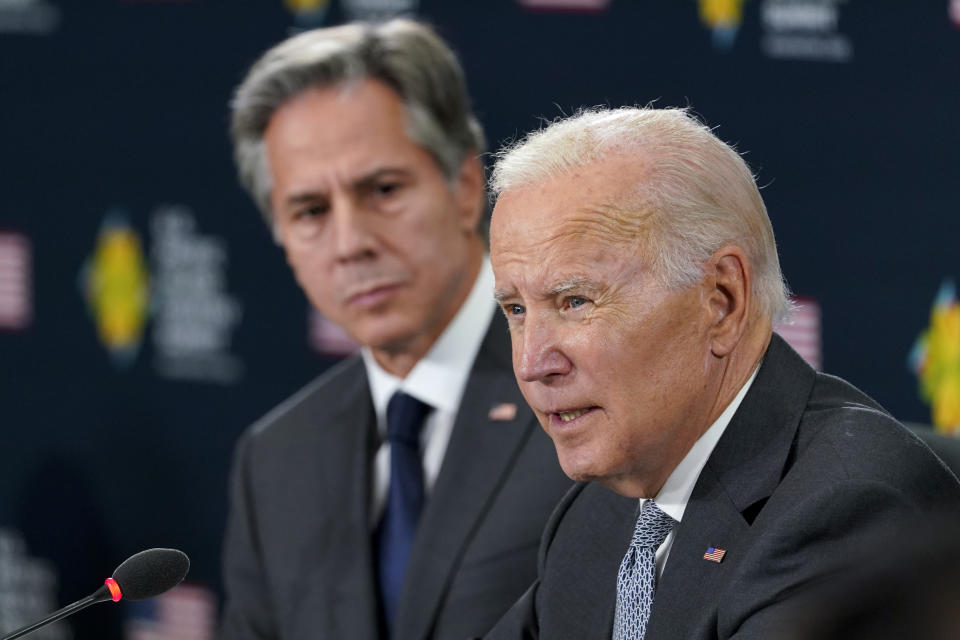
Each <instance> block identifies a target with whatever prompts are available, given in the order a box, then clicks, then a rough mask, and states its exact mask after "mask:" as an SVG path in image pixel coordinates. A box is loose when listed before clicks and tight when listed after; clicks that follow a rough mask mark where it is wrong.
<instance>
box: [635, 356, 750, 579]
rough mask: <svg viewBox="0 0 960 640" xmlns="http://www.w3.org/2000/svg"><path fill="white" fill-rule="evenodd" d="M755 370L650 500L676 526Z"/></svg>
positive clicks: (665, 546) (664, 548)
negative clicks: (674, 522) (671, 519)
mask: <svg viewBox="0 0 960 640" xmlns="http://www.w3.org/2000/svg"><path fill="white" fill-rule="evenodd" d="M759 370H760V367H759V366H758V367H757V368H756V369H754V370H753V374H752V375H751V376H750V378H749V379H748V380H747V381H746V382H745V383H744V385H743V386H742V387H740V391H738V392H737V395H736V396H735V397H734V398H733V401H731V402H730V404H728V405H727V408H726V409H724V410H723V413H721V414H720V416H719V417H718V418H717V419H716V420H715V421H714V423H713V424H712V425H710V428H709V429H707V430H706V431H705V432H704V434H703V435H702V436H700V437H699V438H698V439H697V441H696V442H695V443H693V446H692V447H690V451H688V452H687V455H685V456H684V457H683V460H681V461H680V464H678V465H677V467H676V468H675V469H674V470H673V472H672V473H671V474H670V476H669V477H668V478H667V481H666V482H664V483H663V487H662V488H661V489H660V492H659V493H658V494H657V497H656V498H654V501H655V502H656V503H657V506H658V507H660V510H661V511H663V512H664V513H665V514H667V515H668V516H670V517H671V518H673V519H674V520H676V521H677V522H681V521H682V520H683V512H684V511H685V510H686V508H687V502H689V500H690V494H692V493H693V487H694V485H696V484H697V479H698V478H699V477H700V472H701V471H703V466H704V465H705V464H707V459H708V458H709V457H710V454H711V453H713V449H714V447H716V446H717V442H719V440H720V436H722V435H723V432H724V431H726V430H727V425H729V424H730V420H731V419H732V418H733V414H735V413H736V412H737V409H738V408H739V407H740V403H741V402H743V398H744V396H746V395H747V391H749V390H750V387H751V385H753V381H754V380H755V379H756V377H757V372H758V371H759ZM644 502H646V500H645V499H644V498H641V499H640V506H641V507H642V506H643V503H644ZM675 532H676V527H674V530H673V531H671V532H670V533H669V534H667V537H666V538H665V539H664V541H663V543H662V544H661V545H660V548H659V549H657V553H656V562H657V578H659V577H660V576H661V575H662V574H663V567H664V566H665V565H666V564H667V556H669V555H670V547H672V546H673V539H674V537H675V536H676V533H675Z"/></svg>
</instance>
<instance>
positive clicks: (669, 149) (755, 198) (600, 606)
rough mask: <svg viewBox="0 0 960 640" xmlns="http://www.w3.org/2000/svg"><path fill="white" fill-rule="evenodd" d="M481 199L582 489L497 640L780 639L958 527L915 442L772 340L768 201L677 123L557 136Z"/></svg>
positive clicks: (773, 284)
mask: <svg viewBox="0 0 960 640" xmlns="http://www.w3.org/2000/svg"><path fill="white" fill-rule="evenodd" d="M492 185H493V189H494V191H495V193H497V194H498V199H497V204H496V207H495V209H494V213H493V220H492V223H491V225H492V226H491V235H490V245H491V252H490V256H491V261H492V263H493V269H494V273H495V274H496V289H497V292H496V296H497V299H498V300H499V301H500V303H501V306H502V308H503V311H504V313H505V314H506V316H507V318H508V321H509V325H510V335H511V338H512V342H513V363H514V369H515V372H516V375H517V379H518V381H519V383H520V387H521V389H522V391H523V394H524V397H525V398H526V399H527V401H528V402H529V403H530V406H531V407H532V408H533V410H534V412H535V413H536V414H537V416H538V418H539V420H540V422H541V424H542V425H543V427H544V429H546V431H547V432H548V433H549V434H550V437H551V438H553V441H554V444H555V445H556V449H557V453H558V455H559V458H560V464H561V466H562V467H563V470H564V471H565V472H566V473H567V475H569V476H570V477H571V478H573V479H574V480H578V481H584V482H585V484H583V485H578V486H577V488H576V489H575V490H572V491H571V492H570V493H569V494H568V495H567V496H566V497H565V498H564V500H563V502H562V503H561V505H560V506H558V508H557V511H556V512H555V515H554V517H553V518H552V519H551V522H550V523H549V524H548V526H547V530H546V533H545V535H544V540H543V546H542V549H541V564H540V576H539V581H538V583H537V584H536V585H535V586H534V587H533V588H532V589H531V590H530V591H529V592H528V593H527V594H526V595H525V596H524V598H523V599H522V600H521V601H520V602H519V603H518V605H517V606H516V607H514V608H513V609H511V611H510V613H509V614H508V615H507V616H506V617H505V619H504V620H503V621H502V622H501V623H500V624H498V626H497V627H496V628H495V629H494V631H493V632H492V633H491V634H490V636H489V637H490V638H496V639H498V640H499V639H501V638H517V639H519V638H525V639H529V638H535V637H542V638H550V639H553V638H578V639H579V640H584V639H588V638H597V639H598V640H599V639H603V640H609V638H611V637H612V638H613V639H614V640H638V639H640V638H646V640H653V639H655V638H656V639H658V640H659V639H669V640H674V639H677V638H683V639H684V640H691V639H695V638H696V639H703V640H710V639H716V638H733V637H736V638H741V639H746V638H757V639H768V638H778V637H782V635H783V632H784V631H785V630H786V629H785V626H784V620H785V619H786V618H785V616H786V614H787V612H788V611H789V610H790V609H791V608H792V606H793V604H794V602H795V598H796V597H797V595H798V594H800V593H802V592H803V591H804V590H805V589H806V588H808V587H809V586H810V585H811V584H813V583H815V582H817V581H818V580H821V579H823V578H824V577H825V576H828V575H830V574H831V573H832V572H834V571H836V570H838V569H839V568H840V567H842V566H843V565H844V563H845V562H847V561H848V560H849V558H851V557H852V555H853V552H854V551H856V550H857V549H860V548H862V547H863V545H864V544H865V543H866V542H868V541H870V540H872V539H873V538H875V537H877V536H881V535H882V534H885V533H886V532H888V531H889V530H890V529H891V527H892V526H893V525H895V524H896V523H898V522H902V521H904V520H910V519H919V518H921V517H923V515H924V514H926V513H928V512H930V511H933V510H935V509H938V508H939V509H946V510H953V511H956V510H957V508H958V507H960V486H958V483H957V479H956V477H955V476H954V475H953V474H952V473H951V472H950V471H949V470H948V469H947V468H946V467H945V466H944V465H943V463H941V462H940V461H939V460H938V459H937V458H936V457H935V456H934V455H933V454H932V453H931V451H930V450H929V449H927V448H926V446H924V445H923V444H922V443H921V442H920V441H919V440H918V439H917V437H916V436H914V435H913V434H911V433H910V432H908V431H907V430H906V429H905V428H904V427H903V426H902V425H900V424H898V423H897V422H896V421H895V420H894V419H893V418H892V417H890V415H889V414H887V413H886V412H885V411H883V409H881V408H880V407H879V406H878V405H877V404H876V403H875V402H874V401H873V400H871V399H870V398H868V397H867V396H865V395H864V394H863V393H861V392H860V391H858V390H857V389H855V388H853V387H852V386H850V385H849V384H847V383H846V382H843V381H842V380H839V379H837V378H833V377H831V376H827V375H822V374H819V373H817V372H815V371H814V370H813V369H812V368H810V366H808V365H807V364H806V363H805V362H804V361H803V360H802V359H801V358H800V356H798V355H797V354H796V352H794V351H793V350H792V349H791V348H790V347H789V346H788V345H787V344H786V343H785V342H784V341H783V340H782V339H781V338H780V337H779V336H777V335H775V334H773V333H772V331H771V322H772V321H773V320H774V319H776V318H779V317H780V316H781V315H782V314H783V313H784V312H785V311H786V307H787V303H786V296H785V287H784V284H783V280H782V277H781V274H780V265H779V260H778V257H777V249H776V244H775V243H774V236H773V229H772V227H771V225H770V220H769V219H768V217H767V212H766V209H765V207H764V204H763V200H762V199H761V197H760V193H759V191H758V190H757V187H756V185H755V183H754V180H753V176H752V175H751V173H750V170H749V168H748V167H747V166H746V163H744V162H743V160H742V159H741V158H740V156H739V155H738V154H737V153H736V152H735V151H734V150H733V149H731V148H730V147H729V146H727V145H726V144H724V143H723V142H722V141H720V140H719V139H718V138H717V137H716V136H714V135H713V134H712V133H711V131H710V130H709V129H708V128H706V127H705V126H703V125H702V124H701V123H699V122H697V121H696V119H694V118H692V117H691V116H689V115H688V114H687V113H686V112H684V111H682V110H676V109H663V110H660V109H631V108H628V109H618V110H608V111H588V112H585V113H582V114H579V115H577V116H575V117H573V118H569V119H567V120H562V121H559V122H556V123H553V124H552V125H550V126H549V127H547V128H546V129H544V130H543V131H540V132H537V133H534V134H531V135H530V136H529V137H528V138H527V139H526V140H524V141H523V142H522V143H521V144H519V145H517V146H516V147H515V148H513V149H510V150H508V151H506V152H504V153H503V154H502V155H501V157H500V159H499V160H498V162H497V165H496V169H495V170H494V174H493V178H492ZM611 490H612V491H611ZM623 497H627V498H632V499H634V507H635V509H634V510H631V511H632V512H631V513H628V514H626V515H624V514H623V513H622V511H621V510H620V508H621V506H620V505H621V504H622V500H623ZM888 542H890V543H895V542H897V541H896V539H888ZM888 548H890V547H888ZM894 549H895V545H894V547H893V548H891V551H892V552H895V550H894ZM584 550H589V554H590V555H586V554H585V553H584Z"/></svg>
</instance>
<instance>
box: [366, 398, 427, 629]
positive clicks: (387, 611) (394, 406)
mask: <svg viewBox="0 0 960 640" xmlns="http://www.w3.org/2000/svg"><path fill="white" fill-rule="evenodd" d="M430 409H431V407H430V405H427V404H424V403H423V402H420V401H419V400H417V399H416V398H414V397H413V396H408V395H407V394H405V393H403V392H402V391H397V392H396V393H394V394H393V397H391V398H390V403H389V404H388V405H387V440H388V441H389V442H390V492H389V493H388V494H387V506H386V509H385V510H384V513H383V519H382V520H381V521H380V527H379V530H378V532H377V554H378V556H377V570H378V573H379V578H380V595H381V598H382V603H383V615H384V621H385V622H386V624H387V627H388V628H391V627H392V626H393V620H394V617H395V615H396V611H397V602H398V601H399V599H400V590H401V589H402V588H403V576H404V574H406V572H407V562H408V560H409V559H410V549H411V547H413V536H414V534H416V531H417V520H419V518H420V511H421V510H422V509H423V463H422V462H421V460H420V430H421V428H422V427H423V420H424V418H426V416H427V414H428V413H429V412H430Z"/></svg>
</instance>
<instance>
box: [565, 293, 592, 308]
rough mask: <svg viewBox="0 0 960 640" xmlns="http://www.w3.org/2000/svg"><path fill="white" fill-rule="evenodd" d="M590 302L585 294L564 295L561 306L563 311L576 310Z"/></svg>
mask: <svg viewBox="0 0 960 640" xmlns="http://www.w3.org/2000/svg"><path fill="white" fill-rule="evenodd" d="M589 304H590V299H589V298H587V297H585V296H566V297H565V298H564V299H563V303H562V308H563V310H564V311H577V310H579V309H583V308H584V307H586V306H587V305H589Z"/></svg>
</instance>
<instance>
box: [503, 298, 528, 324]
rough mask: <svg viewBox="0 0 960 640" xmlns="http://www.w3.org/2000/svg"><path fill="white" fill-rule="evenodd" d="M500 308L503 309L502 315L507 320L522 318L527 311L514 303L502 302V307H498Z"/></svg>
mask: <svg viewBox="0 0 960 640" xmlns="http://www.w3.org/2000/svg"><path fill="white" fill-rule="evenodd" d="M500 308H501V309H503V313H504V315H506V316H507V320H510V319H513V318H519V317H522V316H523V314H524V313H526V311H527V310H526V308H524V306H523V305H522V304H517V303H515V302H504V303H503V304H502V305H500Z"/></svg>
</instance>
